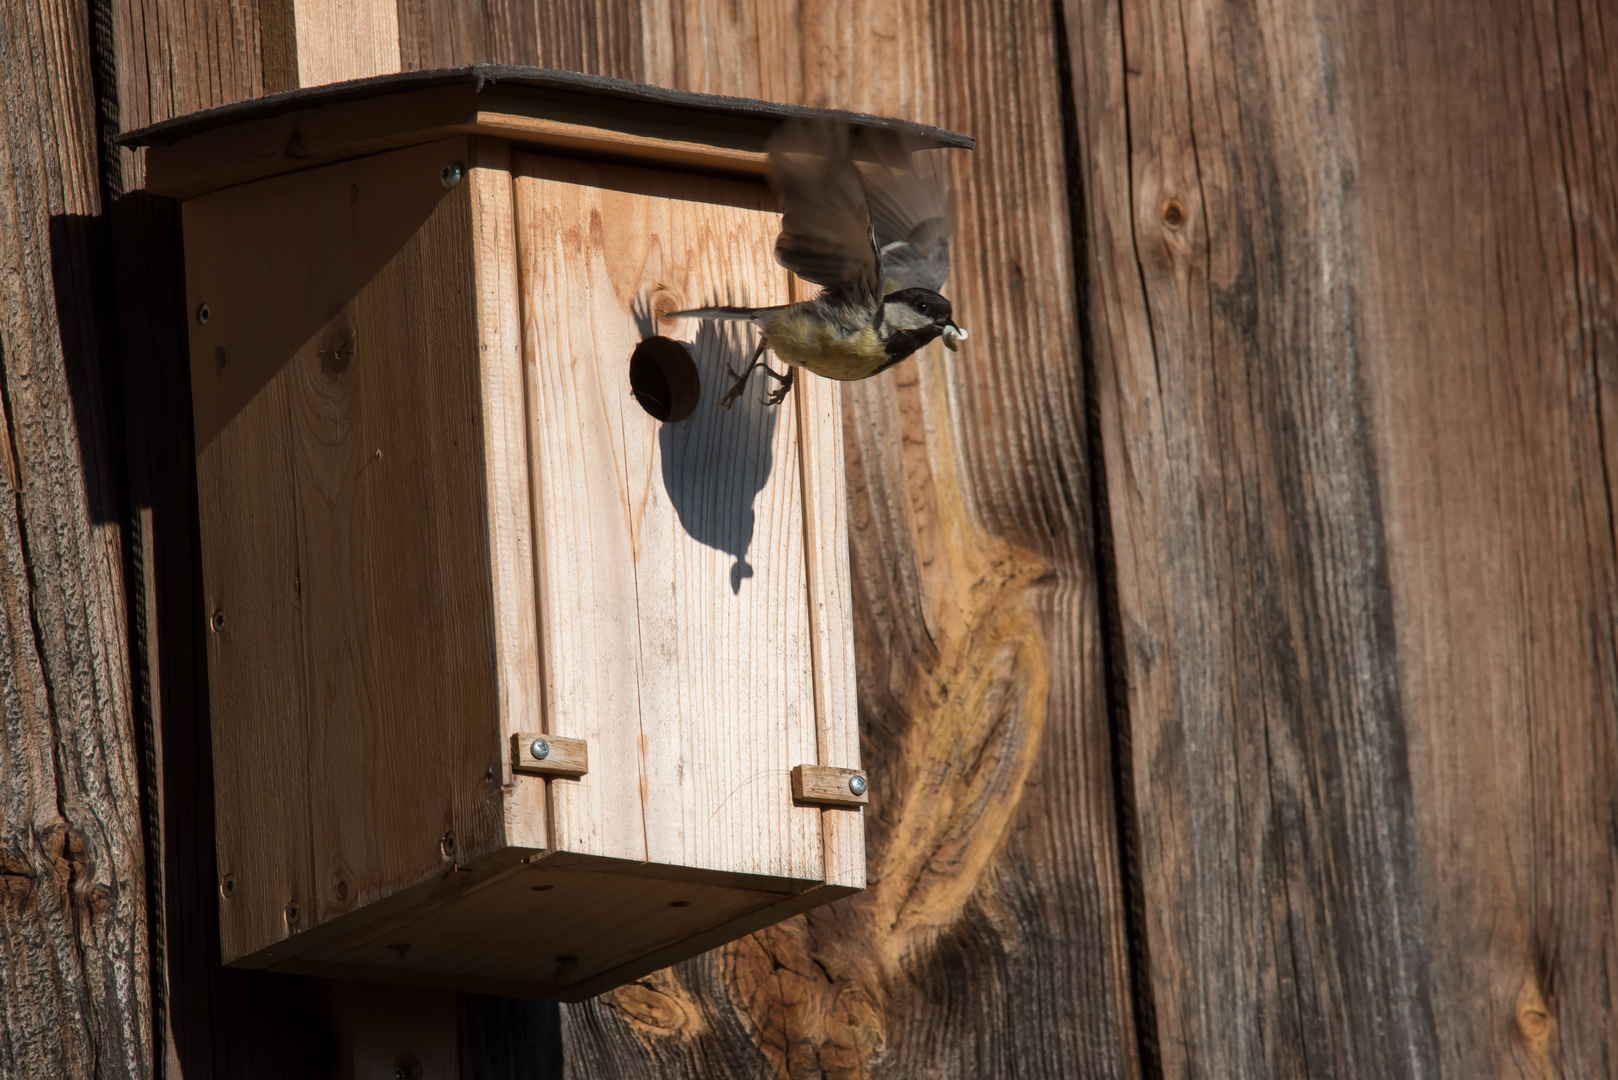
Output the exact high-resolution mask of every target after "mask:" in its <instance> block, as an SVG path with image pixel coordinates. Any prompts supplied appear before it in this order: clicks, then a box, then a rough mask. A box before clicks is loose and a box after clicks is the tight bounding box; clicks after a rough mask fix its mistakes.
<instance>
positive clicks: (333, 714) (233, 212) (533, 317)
mask: <svg viewBox="0 0 1618 1080" xmlns="http://www.w3.org/2000/svg"><path fill="white" fill-rule="evenodd" d="M815 114H819V115H837V116H842V117H843V118H844V119H846V120H849V121H850V122H853V123H855V124H863V125H869V126H879V127H888V128H896V129H902V130H906V131H909V132H910V133H911V134H913V135H916V136H919V137H920V138H921V139H922V140H923V142H924V143H926V144H931V145H938V146H943V145H954V146H961V145H970V140H967V139H965V138H964V137H962V136H955V135H950V134H949V133H946V132H939V131H934V130H932V129H921V128H917V127H915V126H914V125H906V124H901V123H899V122H897V121H889V120H880V119H877V118H873V117H857V116H847V115H846V114H830V113H819V111H817V110H809V109H802V108H796V107H791V106H781V105H772V104H767V103H763V102H752V101H741V100H736V99H724V98H713V97H707V96H703V95H695V94H684V93H675V92H670V91H665V90H658V89H654V88H651V87H644V86H636V85H633V84H628V83H622V82H616V81H613V80H608V79H599V78H592V77H587V76H579V75H571V74H566V73H560V72H549V71H542V70H538V69H529V68H491V67H474V68H462V69H457V70H453V71H439V72H425V73H417V74H411V75H401V76H388V77H383V78H378V79H368V80H363V81H360V82H355V83H347V84H341V85H337V86H331V87H323V88H319V89H315V90H310V91H297V92H294V93H289V94H280V95H276V96H274V97H270V98H265V99H262V100H259V101H254V102H247V103H243V104H240V105H233V106H228V107H225V108H221V109H214V110H210V111H209V112H205V113H200V114H198V115H195V116H191V117H186V118H183V119H180V120H175V121H171V122H169V123H165V124H160V125H157V126H155V127H152V128H148V129H145V130H144V131H141V132H136V133H132V134H131V135H130V136H128V137H126V139H125V141H126V142H129V143H132V144H136V145H147V146H150V151H149V154H148V159H147V161H148V177H149V184H148V186H149V188H150V189H151V190H152V191H154V192H156V193H158V194H165V195H173V196H176V197H178V198H181V199H184V200H185V202H184V206H183V211H182V213H183V222H184V231H185V264H186V295H187V301H188V305H189V311H188V316H189V324H190V326H189V329H190V361H191V380H192V394H193V397H194V416H195V422H196V446H197V484H198V489H199V498H200V507H201V527H202V557H203V580H204V585H205V590H206V598H207V605H208V609H207V613H206V614H207V618H208V620H209V630H208V642H209V644H208V678H209V687H210V693H211V701H212V716H213V757H214V798H215V803H216V807H217V820H218V824H217V840H218V868H219V874H220V882H219V889H220V901H219V911H220V937H221V944H222V947H223V955H224V959H225V961H226V962H227V963H230V964H235V965H239V966H244V967H259V968H270V969H274V970H278V971H295V972H306V973H311V974H317V975H328V976H341V977H349V978H360V979H380V980H388V981H399V982H413V983H420V984H425V985H432V986H439V987H445V988H454V989H466V990H476V991H482V992H488V993H499V994H508V995H519V996H555V997H561V998H565V999H578V998H582V997H586V996H588V995H591V994H595V993H598V992H600V991H602V990H605V989H608V988H610V987H613V986H616V985H619V984H621V983H624V982H627V981H629V980H631V979H635V978H638V977H640V976H641V975H643V974H645V973H646V972H649V971H651V970H654V969H656V968H658V967H661V966H664V965H666V964H669V963H672V962H674V961H677V960H680V959H683V958H685V957H688V956H692V955H694V954H696V953H698V952H701V951H703V950H706V949H709V948H712V947H714V946H716V945H719V944H721V943H723V942H725V941H729V940H731V939H733V938H736V937H739V936H741V935H743V934H746V933H748V932H750V931H752V930H755V929H758V928H760V927H763V926H765V925H768V924H770V923H773V922H776V921H778V920H780V919H784V918H787V917H788V916H791V915H793V914H796V913H797V912H801V911H804V910H806V909H808V908H810V907H813V906H815V905H817V904H822V903H825V902H827V901H829V900H833V899H836V898H837V897H840V896H844V895H847V894H849V893H851V892H855V891H857V890H858V889H860V888H861V887H862V886H863V885H864V881H865V860H864V845H863V827H862V820H861V808H860V807H861V804H862V803H863V802H864V801H865V800H864V796H863V795H856V794H855V791H854V790H851V788H852V789H856V790H859V791H863V789H864V784H863V782H862V781H860V780H855V781H854V782H853V783H852V784H851V783H850V778H851V777H854V776H856V775H858V770H859V740H858V732H857V727H856V717H855V696H854V665H853V653H852V641H851V631H850V607H849V581H848V566H847V544H846V522H845V518H844V491H843V455H842V436H841V430H840V420H839V413H838V401H839V394H838V390H837V387H836V386H835V384H832V383H827V382H823V381H821V380H819V379H816V378H814V377H812V376H806V375H800V377H799V379H798V385H797V387H796V389H795V390H794V391H793V393H792V395H791V396H790V397H789V398H788V399H787V401H786V403H785V404H784V405H782V406H780V407H767V406H766V405H764V404H763V402H762V400H761V398H762V395H763V380H757V381H756V382H755V385H754V386H753V387H752V388H751V389H750V393H749V394H748V395H747V396H744V397H743V399H742V400H741V401H740V402H739V403H738V405H737V407H736V408H734V409H732V410H730V411H728V412H726V411H722V410H720V409H719V408H718V407H717V402H718V398H719V397H720V395H721V394H722V393H723V392H724V391H725V390H726V389H727V388H728V386H729V382H730V379H729V377H728V376H727V375H726V374H725V369H724V365H725V364H726V363H730V364H735V365H739V364H740V363H741V362H742V361H744V360H745V359H746V357H747V353H748V350H749V348H750V346H751V344H752V340H753V339H752V331H751V329H750V328H745V327H738V326H736V325H735V324H729V328H728V329H724V328H721V327H719V326H718V325H716V324H713V323H699V322H696V321H660V320H659V319H658V315H657V313H659V312H663V311H668V310H674V309H678V308H684V307H694V306H697V305H700V304H704V303H714V302H719V303H745V304H758V305H762V304H772V303H781V302H785V301H787V300H789V299H792V298H794V297H796V296H798V295H799V293H798V292H796V289H797V286H795V284H794V282H793V281H792V280H790V277H789V275H788V274H787V273H786V272H785V271H784V270H781V269H780V268H779V267H778V266H777V265H776V264H775V262H774V260H773V259H772V257H771V249H772V245H773V243H774V240H775V234H776V231H777V229H778V223H779V219H778V217H777V215H776V213H775V204H774V199H773V197H772V195H771V193H770V191H769V189H768V187H767V186H766V185H765V183H764V173H765V161H766V159H765V155H764V152H763V150H764V142H765V140H766V139H767V138H768V136H769V134H770V133H771V131H772V130H773V129H774V128H775V126H776V125H777V124H778V123H780V122H781V121H782V120H783V119H785V118H787V117H790V116H794V115H815ZM659 335H666V336H659ZM648 339H650V340H648ZM671 339H672V340H671Z"/></svg>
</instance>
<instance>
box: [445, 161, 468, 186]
mask: <svg viewBox="0 0 1618 1080" xmlns="http://www.w3.org/2000/svg"><path fill="white" fill-rule="evenodd" d="M465 175H466V170H465V169H463V168H461V163H460V162H459V161H452V162H450V163H449V164H448V165H445V166H444V168H443V169H442V170H440V172H439V174H438V179H439V181H440V182H441V183H443V185H444V186H445V187H447V188H452V187H454V186H455V185H456V184H459V183H460V182H461V177H463V176H465Z"/></svg>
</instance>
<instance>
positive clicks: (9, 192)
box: [0, 2, 154, 1077]
mask: <svg viewBox="0 0 1618 1080" xmlns="http://www.w3.org/2000/svg"><path fill="white" fill-rule="evenodd" d="M90 29H91V26H90V18H89V11H88V8H87V6H86V5H84V4H79V3H62V2H51V3H33V2H16V3H11V2H8V3H4V4H0V106H3V113H4V115H3V117H0V565H3V569H0V656H3V659H0V725H3V726H0V776H4V777H5V794H4V796H3V799H4V809H3V811H0V972H3V976H0V985H3V987H4V991H3V993H0V1073H4V1074H6V1075H14V1076H25V1075H54V1076H68V1077H82V1076H90V1075H92V1074H99V1075H109V1076H110V1075H129V1076H141V1075H146V1074H147V1073H148V1072H149V1071H150V1069H151V1068H152V1064H153V1051H154V1038H153V1031H152V984H151V974H152V972H151V955H150V950H149V945H150V939H149V936H148V925H147V917H148V910H147V903H148V892H147V881H146V872H145V871H146V853H145V851H144V844H145V836H144V835H143V832H144V829H143V826H144V821H143V816H142V810H143V808H142V805H141V787H140V776H139V767H140V763H139V753H140V750H141V749H142V744H141V743H140V741H139V739H138V736H137V730H138V729H137V724H136V718H135V715H134V710H135V703H134V701H133V698H132V694H131V672H130V667H129V656H130V653H129V639H128V636H127V624H126V621H125V620H126V614H127V609H126V601H125V595H124V581H123V574H124V546H123V538H122V535H121V526H122V524H123V513H124V500H125V486H124V477H123V467H122V460H121V456H120V446H119V437H120V434H121V432H120V430H119V425H118V423H117V420H116V415H117V409H118V406H119V398H118V380H117V374H116V372H117V368H116V359H115V353H114V352H113V349H114V348H115V341H114V338H113V334H112V333H110V332H109V331H110V329H111V328H110V325H109V317H110V315H111V304H112V300H113V298H112V296H111V294H110V293H109V292H107V291H106V289H105V285H106V279H105V277H104V275H103V273H102V268H103V267H105V266H106V265H107V264H108V246H109V245H108V242H107V241H108V238H107V234H106V231H105V228H104V222H103V220H102V218H101V215H102V211H103V206H102V199H101V176H100V171H99V153H98V145H97V128H96V121H97V116H96V107H97V101H96V97H95V94H94V89H93V86H92V76H91V72H92V63H93V57H92V43H91V40H90Z"/></svg>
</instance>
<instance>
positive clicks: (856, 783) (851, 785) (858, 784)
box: [848, 776, 865, 795]
mask: <svg viewBox="0 0 1618 1080" xmlns="http://www.w3.org/2000/svg"><path fill="white" fill-rule="evenodd" d="M848 790H850V791H852V792H853V793H854V794H856V795H864V794H865V777H863V776H850V777H849V778H848Z"/></svg>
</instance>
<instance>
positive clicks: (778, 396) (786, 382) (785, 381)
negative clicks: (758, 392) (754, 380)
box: [764, 364, 793, 405]
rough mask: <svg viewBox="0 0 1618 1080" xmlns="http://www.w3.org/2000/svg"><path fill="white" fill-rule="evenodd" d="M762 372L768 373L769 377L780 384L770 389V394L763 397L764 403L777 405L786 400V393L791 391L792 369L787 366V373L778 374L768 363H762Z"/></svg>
mask: <svg viewBox="0 0 1618 1080" xmlns="http://www.w3.org/2000/svg"><path fill="white" fill-rule="evenodd" d="M764 374H766V375H768V376H769V377H770V378H772V379H774V380H775V381H776V382H778V383H780V384H781V385H780V386H778V387H776V388H775V389H774V390H772V391H771V392H770V396H769V397H768V398H766V399H765V401H764V404H766V405H779V404H781V402H783V401H785V400H786V398H787V395H788V394H790V393H791V392H792V375H793V371H792V369H791V368H787V373H786V374H785V375H780V374H777V373H776V371H775V370H774V369H773V368H771V367H770V365H768V364H765V365H764Z"/></svg>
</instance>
